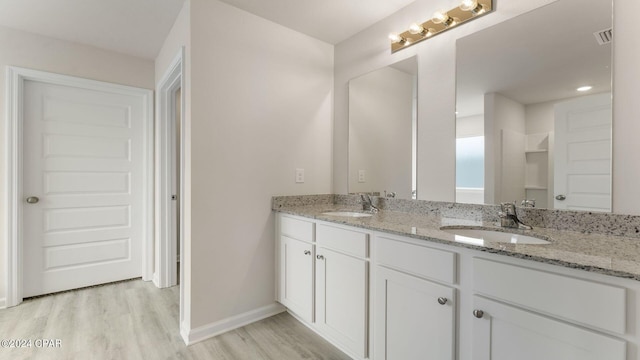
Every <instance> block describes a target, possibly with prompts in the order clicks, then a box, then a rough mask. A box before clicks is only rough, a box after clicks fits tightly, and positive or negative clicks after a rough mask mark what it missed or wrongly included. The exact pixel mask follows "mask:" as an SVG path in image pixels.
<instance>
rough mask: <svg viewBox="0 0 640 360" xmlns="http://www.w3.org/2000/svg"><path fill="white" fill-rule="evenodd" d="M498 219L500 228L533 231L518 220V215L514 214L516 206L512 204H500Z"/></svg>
mask: <svg viewBox="0 0 640 360" xmlns="http://www.w3.org/2000/svg"><path fill="white" fill-rule="evenodd" d="M498 216H499V217H500V226H502V227H507V228H514V229H521V230H531V229H533V228H532V227H531V226H529V225H525V224H524V223H523V222H522V221H520V219H518V214H517V213H516V204H515V202H514V203H509V202H505V203H501V204H500V212H499V213H498Z"/></svg>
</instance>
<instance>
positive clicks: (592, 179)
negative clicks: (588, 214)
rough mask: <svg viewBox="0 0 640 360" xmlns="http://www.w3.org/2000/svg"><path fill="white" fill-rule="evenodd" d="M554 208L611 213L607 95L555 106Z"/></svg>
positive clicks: (609, 110)
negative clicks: (558, 197)
mask: <svg viewBox="0 0 640 360" xmlns="http://www.w3.org/2000/svg"><path fill="white" fill-rule="evenodd" d="M554 157H555V160H554V179H555V181H554V197H555V196H558V195H564V196H565V197H566V199H565V200H558V199H557V198H556V200H554V208H556V209H572V210H590V211H607V212H608V211H611V94H609V93H606V94H598V95H592V96H584V97H580V98H577V99H572V100H568V101H565V102H562V103H558V104H556V107H555V155H554Z"/></svg>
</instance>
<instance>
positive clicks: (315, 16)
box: [221, 0, 414, 44]
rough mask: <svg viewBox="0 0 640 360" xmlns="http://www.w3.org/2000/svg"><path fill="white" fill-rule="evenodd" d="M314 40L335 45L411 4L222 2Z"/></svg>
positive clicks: (398, 0)
mask: <svg viewBox="0 0 640 360" xmlns="http://www.w3.org/2000/svg"><path fill="white" fill-rule="evenodd" d="M221 1H222V2H225V3H227V4H230V5H233V6H235V7H237V8H240V9H243V10H245V11H247V12H250V13H252V14H255V15H258V16H260V17H262V18H265V19H268V20H271V21H273V22H276V23H278V24H281V25H283V26H286V27H288V28H290V29H293V30H296V31H298V32H301V33H303V34H307V35H309V36H311V37H314V38H316V39H320V40H322V41H325V42H328V43H330V44H337V43H339V42H341V41H343V40H345V39H347V38H349V37H351V36H353V35H355V34H357V33H359V32H360V31H362V30H364V29H366V28H367V27H369V26H371V25H373V24H374V23H376V22H378V21H380V20H382V19H384V18H385V17H387V16H389V15H391V14H393V13H395V12H396V11H398V10H400V9H402V8H403V7H405V6H407V5H409V4H411V3H412V2H413V1H414V0H373V1H372V0H221Z"/></svg>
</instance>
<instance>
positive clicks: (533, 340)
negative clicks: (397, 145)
mask: <svg viewBox="0 0 640 360" xmlns="http://www.w3.org/2000/svg"><path fill="white" fill-rule="evenodd" d="M473 270H474V282H473V290H474V295H473V306H474V310H473V311H471V313H472V315H473V316H474V317H475V318H476V319H475V320H474V322H473V359H479V360H490V359H491V360H511V359H519V360H538V359H545V360H546V359H549V360H556V359H557V360H602V359H607V360H625V359H627V354H626V350H627V343H626V341H624V340H622V339H620V338H618V337H616V336H612V335H611V334H613V335H618V336H620V335H624V334H625V332H626V289H624V288H622V287H617V286H611V285H608V284H602V283H598V282H591V281H586V280H583V279H576V278H571V277H567V276H563V275H559V274H554V273H549V272H543V271H538V270H534V269H529V268H524V267H520V266H515V265H510V264H503V263H500V262H494V261H489V260H486V259H482V258H474V259H473ZM469 315H471V314H469ZM607 333H608V334H607Z"/></svg>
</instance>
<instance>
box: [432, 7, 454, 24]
mask: <svg viewBox="0 0 640 360" xmlns="http://www.w3.org/2000/svg"><path fill="white" fill-rule="evenodd" d="M449 19H450V18H449V15H447V12H446V11H442V10H441V11H436V12H434V13H433V16H432V17H431V21H433V23H434V24H442V23H446V22H447V21H448V20H449Z"/></svg>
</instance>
